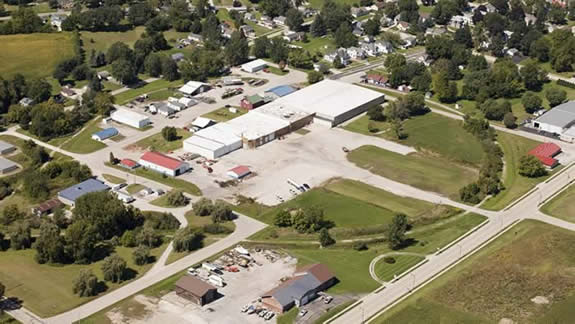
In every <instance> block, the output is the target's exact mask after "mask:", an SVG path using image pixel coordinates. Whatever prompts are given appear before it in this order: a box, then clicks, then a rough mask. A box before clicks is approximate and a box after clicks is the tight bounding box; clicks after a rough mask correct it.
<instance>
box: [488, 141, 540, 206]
mask: <svg viewBox="0 0 575 324" xmlns="http://www.w3.org/2000/svg"><path fill="white" fill-rule="evenodd" d="M497 142H498V143H499V146H500V147H501V149H502V150H503V153H504V155H503V159H504V161H505V170H504V172H503V176H502V180H503V185H504V186H505V190H503V191H501V192H500V193H499V194H497V195H496V196H495V197H493V198H490V199H488V200H487V201H486V202H485V203H484V204H483V205H481V207H482V208H485V209H490V210H500V209H503V208H505V207H506V206H507V205H509V204H510V203H512V202H513V201H514V200H516V199H518V198H519V197H521V196H522V195H523V194H525V193H526V192H528V191H529V190H531V189H532V188H533V187H535V186H536V185H537V184H538V183H540V182H541V181H543V180H545V179H547V178H548V177H549V176H544V177H539V178H528V177H524V176H522V175H520V174H519V160H520V159H521V157H522V156H525V155H527V152H529V151H530V150H531V149H533V148H535V147H536V146H537V145H539V144H541V142H538V141H534V140H531V139H528V138H525V137H523V136H517V135H513V134H509V133H506V132H497Z"/></svg>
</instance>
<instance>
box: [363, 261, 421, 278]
mask: <svg viewBox="0 0 575 324" xmlns="http://www.w3.org/2000/svg"><path fill="white" fill-rule="evenodd" d="M390 257H392V258H393V259H394V260H395V262H394V263H387V262H386V261H385V258H383V259H380V260H379V261H377V263H376V264H375V269H374V271H375V275H376V276H377V277H378V278H379V279H381V280H383V281H391V280H392V279H393V278H394V276H399V275H401V274H402V273H404V272H405V271H407V270H409V269H410V268H411V267H413V266H415V265H416V264H418V263H419V262H421V261H423V259H424V257H422V256H417V255H393V256H390Z"/></svg>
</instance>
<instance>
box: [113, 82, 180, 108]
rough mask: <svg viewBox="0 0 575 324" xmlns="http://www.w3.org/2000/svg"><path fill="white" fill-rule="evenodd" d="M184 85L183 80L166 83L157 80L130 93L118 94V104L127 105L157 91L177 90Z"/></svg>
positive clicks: (129, 91) (131, 90)
mask: <svg viewBox="0 0 575 324" xmlns="http://www.w3.org/2000/svg"><path fill="white" fill-rule="evenodd" d="M182 84H184V81H183V80H176V81H166V80H156V81H154V82H151V83H148V84H146V85H144V86H142V87H139V88H135V89H130V90H128V91H124V92H121V93H119V94H117V95H116V96H115V97H116V103H118V104H120V105H121V104H125V103H127V102H129V101H131V100H133V99H135V98H137V97H139V96H141V95H143V94H151V93H154V92H156V91H162V90H165V89H170V88H176V87H179V86H181V85H182Z"/></svg>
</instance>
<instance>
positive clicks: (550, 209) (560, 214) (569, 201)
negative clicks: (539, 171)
mask: <svg viewBox="0 0 575 324" xmlns="http://www.w3.org/2000/svg"><path fill="white" fill-rule="evenodd" d="M574 200H575V187H574V186H570V187H569V188H567V189H565V190H564V191H563V192H561V193H560V194H559V195H557V196H556V197H555V198H553V199H551V200H550V201H548V202H547V203H546V204H545V205H543V206H542V207H541V211H542V212H544V213H545V214H548V215H551V216H553V217H557V218H560V219H562V220H565V221H568V222H571V223H575V204H573V201H574Z"/></svg>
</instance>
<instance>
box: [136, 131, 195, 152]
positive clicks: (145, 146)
mask: <svg viewBox="0 0 575 324" xmlns="http://www.w3.org/2000/svg"><path fill="white" fill-rule="evenodd" d="M176 131H177V133H178V138H177V139H176V140H173V141H169V142H168V141H166V140H165V139H164V137H163V136H162V133H161V132H160V133H157V134H154V135H150V136H148V137H146V138H144V139H141V140H139V141H137V142H136V143H134V145H135V146H137V147H138V148H139V149H141V150H149V151H157V152H164V153H167V152H171V151H175V150H177V149H180V148H182V145H183V144H182V142H183V141H184V140H185V139H186V138H188V137H190V136H192V134H191V133H190V132H188V131H187V130H184V129H182V128H177V129H176ZM130 146H132V145H130Z"/></svg>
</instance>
